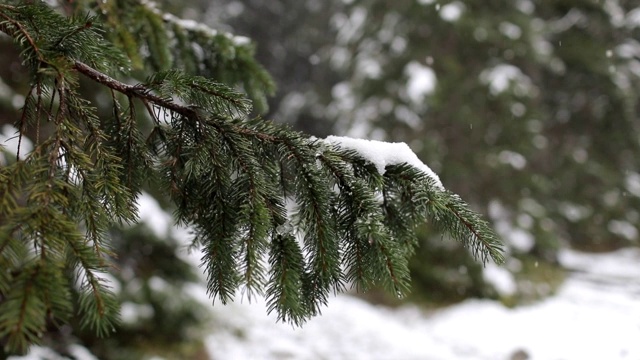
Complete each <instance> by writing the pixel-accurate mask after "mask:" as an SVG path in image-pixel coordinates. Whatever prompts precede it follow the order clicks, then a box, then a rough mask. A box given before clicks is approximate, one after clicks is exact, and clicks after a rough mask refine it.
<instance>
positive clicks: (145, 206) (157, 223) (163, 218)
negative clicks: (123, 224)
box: [138, 191, 173, 238]
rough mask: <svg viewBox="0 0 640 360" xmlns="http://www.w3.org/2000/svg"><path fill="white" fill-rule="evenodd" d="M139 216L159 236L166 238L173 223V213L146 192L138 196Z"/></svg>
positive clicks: (141, 221)
mask: <svg viewBox="0 0 640 360" xmlns="http://www.w3.org/2000/svg"><path fill="white" fill-rule="evenodd" d="M138 216H139V217H140V223H143V224H145V225H147V227H148V228H149V229H150V230H151V231H152V232H153V233H154V234H155V235H156V236H157V237H159V238H165V237H166V236H167V234H168V232H169V228H170V226H171V224H172V223H173V221H172V219H171V215H169V214H167V212H166V211H164V210H163V209H162V208H161V207H160V204H158V201H156V199H154V198H153V196H151V195H149V194H148V193H146V192H144V191H143V192H142V194H140V196H139V197H138Z"/></svg>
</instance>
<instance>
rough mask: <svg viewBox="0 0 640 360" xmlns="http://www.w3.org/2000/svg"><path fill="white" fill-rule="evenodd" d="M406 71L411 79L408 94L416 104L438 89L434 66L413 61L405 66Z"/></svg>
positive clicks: (408, 83)
mask: <svg viewBox="0 0 640 360" xmlns="http://www.w3.org/2000/svg"><path fill="white" fill-rule="evenodd" d="M404 72H405V74H406V75H407V78H408V79H409V80H408V81H407V95H408V96H409V99H411V101H413V102H414V103H415V104H420V103H422V102H423V101H424V97H425V96H426V95H429V94H432V93H433V91H434V90H435V89H436V73H435V72H434V71H433V69H432V68H430V67H428V66H424V65H422V64H420V63H418V62H417V61H412V62H410V63H408V64H407V66H406V67H405V68H404Z"/></svg>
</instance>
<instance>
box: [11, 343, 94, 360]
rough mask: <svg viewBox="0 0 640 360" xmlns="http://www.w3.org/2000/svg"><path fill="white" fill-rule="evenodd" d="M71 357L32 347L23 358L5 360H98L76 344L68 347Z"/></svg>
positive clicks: (44, 348) (12, 357)
mask: <svg viewBox="0 0 640 360" xmlns="http://www.w3.org/2000/svg"><path fill="white" fill-rule="evenodd" d="M68 351H69V355H71V357H66V356H61V355H60V354H58V353H57V352H55V351H53V350H52V349H49V348H47V347H43V346H32V347H31V348H30V349H29V353H28V354H27V355H25V356H9V358H8V359H7V360H98V358H97V357H95V356H94V355H93V354H92V353H91V352H90V351H89V350H87V348H85V347H84V346H80V345H78V344H71V345H69V347H68Z"/></svg>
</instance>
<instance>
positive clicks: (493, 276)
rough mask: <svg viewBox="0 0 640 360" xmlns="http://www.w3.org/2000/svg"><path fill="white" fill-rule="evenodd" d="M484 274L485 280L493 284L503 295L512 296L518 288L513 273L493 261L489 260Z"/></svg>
mask: <svg viewBox="0 0 640 360" xmlns="http://www.w3.org/2000/svg"><path fill="white" fill-rule="evenodd" d="M482 276H483V278H484V281H486V282H487V283H489V284H491V285H493V287H494V289H496V291H497V292H498V294H500V295H501V296H512V295H514V294H515V293H516V291H517V290H518V286H517V284H516V280H515V278H514V277H513V274H511V273H510V272H509V271H508V270H507V269H505V268H503V267H500V266H498V265H496V264H494V263H492V262H488V263H487V264H486V265H485V268H484V271H483V272H482Z"/></svg>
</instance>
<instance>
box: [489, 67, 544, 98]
mask: <svg viewBox="0 0 640 360" xmlns="http://www.w3.org/2000/svg"><path fill="white" fill-rule="evenodd" d="M480 81H481V82H482V83H484V84H487V85H489V89H490V90H491V93H492V94H493V95H497V94H500V93H502V92H504V91H505V90H507V89H508V88H509V86H510V85H511V83H512V82H513V83H514V85H515V89H516V90H518V92H520V93H522V94H527V93H528V92H529V91H531V88H532V83H531V78H529V77H528V76H526V75H525V74H524V73H523V72H522V70H520V69H519V68H517V67H515V66H513V65H510V64H500V65H496V66H494V67H493V68H490V69H486V70H484V71H483V72H482V73H481V74H480Z"/></svg>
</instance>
